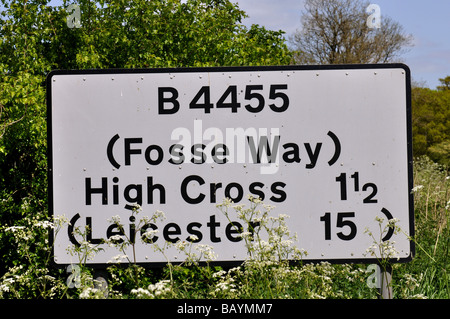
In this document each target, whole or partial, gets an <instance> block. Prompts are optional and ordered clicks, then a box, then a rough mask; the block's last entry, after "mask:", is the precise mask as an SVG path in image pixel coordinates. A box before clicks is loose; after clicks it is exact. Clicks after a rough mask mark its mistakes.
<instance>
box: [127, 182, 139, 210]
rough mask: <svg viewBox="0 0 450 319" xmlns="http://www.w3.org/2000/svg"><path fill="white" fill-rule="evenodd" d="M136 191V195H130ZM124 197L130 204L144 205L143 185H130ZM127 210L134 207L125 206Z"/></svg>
mask: <svg viewBox="0 0 450 319" xmlns="http://www.w3.org/2000/svg"><path fill="white" fill-rule="evenodd" d="M132 190H134V191H135V192H136V195H135V196H134V197H132V196H131V195H130V192H131V191H132ZM123 197H124V198H125V200H126V201H127V202H128V203H137V204H139V205H142V185H140V184H130V185H127V186H126V187H125V190H124V191H123ZM125 208H126V209H130V210H131V209H133V208H134V206H132V205H128V204H127V205H125Z"/></svg>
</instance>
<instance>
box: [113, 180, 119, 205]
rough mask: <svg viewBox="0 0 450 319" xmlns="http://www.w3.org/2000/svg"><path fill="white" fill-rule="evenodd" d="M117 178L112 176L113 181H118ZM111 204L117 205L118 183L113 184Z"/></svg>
mask: <svg viewBox="0 0 450 319" xmlns="http://www.w3.org/2000/svg"><path fill="white" fill-rule="evenodd" d="M118 182H119V178H118V177H114V178H113V183H118ZM113 205H119V185H113Z"/></svg>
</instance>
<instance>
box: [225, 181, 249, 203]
mask: <svg viewBox="0 0 450 319" xmlns="http://www.w3.org/2000/svg"><path fill="white" fill-rule="evenodd" d="M233 188H235V189H236V190H237V195H236V196H235V197H233V196H231V190H232V189H233ZM225 197H227V198H230V199H231V200H232V201H233V202H235V203H238V202H240V201H241V199H242V197H244V189H243V188H242V186H241V185H240V184H238V183H230V184H228V185H227V187H225Z"/></svg>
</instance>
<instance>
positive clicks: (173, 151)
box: [169, 144, 184, 164]
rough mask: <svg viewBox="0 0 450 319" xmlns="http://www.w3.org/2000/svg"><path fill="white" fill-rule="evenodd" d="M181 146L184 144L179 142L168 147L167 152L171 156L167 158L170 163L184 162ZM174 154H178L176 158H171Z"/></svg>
mask: <svg viewBox="0 0 450 319" xmlns="http://www.w3.org/2000/svg"><path fill="white" fill-rule="evenodd" d="M183 148H184V146H183V145H181V144H173V145H171V146H170V148H169V152H170V155H171V157H170V159H169V163H170V164H183V163H184V155H183ZM178 150H179V151H178ZM174 156H178V159H176V160H175V159H174V158H173V157H174Z"/></svg>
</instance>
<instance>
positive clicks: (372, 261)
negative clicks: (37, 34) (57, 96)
mask: <svg viewBox="0 0 450 319" xmlns="http://www.w3.org/2000/svg"><path fill="white" fill-rule="evenodd" d="M371 69H373V70H378V69H403V70H404V72H405V81H406V83H405V89H406V120H407V123H406V124H407V125H406V127H407V132H406V136H407V152H408V154H407V160H408V163H407V165H408V190H407V191H408V198H409V227H410V228H409V236H410V238H409V241H410V254H409V255H408V256H407V257H403V258H399V259H397V258H392V259H389V260H387V261H388V262H389V263H406V262H409V261H411V260H412V259H413V258H414V256H415V252H416V249H415V242H414V236H415V229H414V195H413V192H412V189H413V187H414V181H413V153H412V120H411V118H412V117H411V71H410V69H409V67H408V66H407V65H405V64H403V63H384V64H333V65H281V66H224V67H192V68H190V67H183V68H147V69H146V68H135V69H123V68H120V69H84V70H53V71H51V72H49V73H48V75H47V78H46V88H47V92H46V94H47V95H46V98H47V167H48V169H47V184H48V188H47V189H48V211H49V216H52V217H54V207H53V174H52V172H53V158H52V154H53V139H52V112H51V110H52V78H53V76H55V75H84V74H85V75H90V74H103V75H104V74H111V75H112V74H146V73H147V74H149V73H186V72H189V73H195V72H198V73H200V72H202V73H205V72H210V73H213V72H248V71H252V72H257V71H261V72H264V71H323V70H371ZM49 243H50V245H51V247H52V258H51V264H52V266H53V267H56V268H64V267H66V266H68V265H69V264H59V263H56V262H55V260H54V245H53V243H54V238H53V231H50V232H49ZM243 262H244V260H239V261H238V260H236V261H212V262H210V263H208V264H209V265H211V266H222V267H224V268H228V267H235V266H239V265H242V263H243ZM289 262H290V263H292V264H301V263H305V264H309V263H313V264H314V263H320V262H329V263H330V264H380V262H381V261H380V260H379V259H377V258H367V259H366V258H362V259H345V258H344V259H327V258H325V259H306V258H305V259H304V260H289ZM170 263H171V264H173V265H177V264H181V263H182V262H170ZM167 264H168V262H146V263H137V265H139V266H142V267H146V268H161V267H164V266H166V265H167ZM199 264H200V265H206V264H207V263H206V262H200V263H199ZM86 265H87V266H88V267H91V268H94V269H104V268H106V267H108V266H110V265H115V264H106V263H92V264H91V263H88V264H86Z"/></svg>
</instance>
